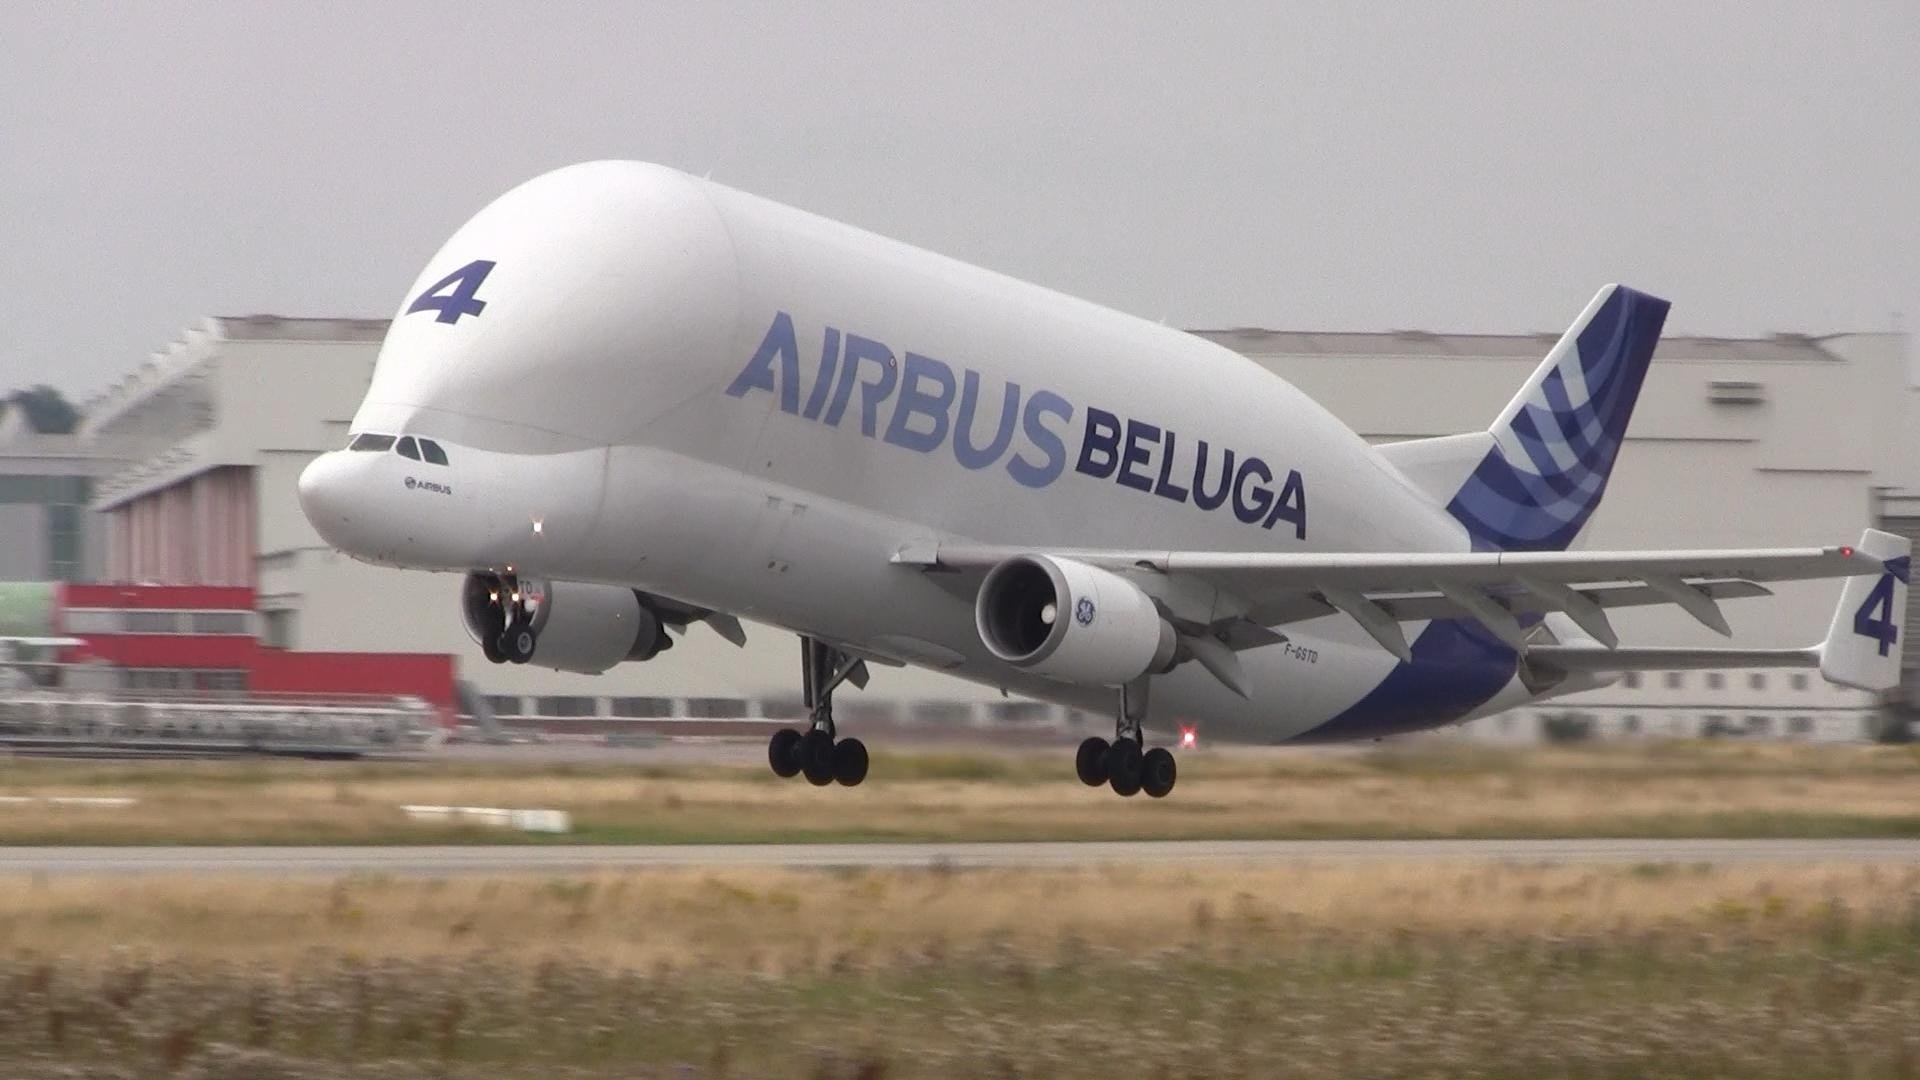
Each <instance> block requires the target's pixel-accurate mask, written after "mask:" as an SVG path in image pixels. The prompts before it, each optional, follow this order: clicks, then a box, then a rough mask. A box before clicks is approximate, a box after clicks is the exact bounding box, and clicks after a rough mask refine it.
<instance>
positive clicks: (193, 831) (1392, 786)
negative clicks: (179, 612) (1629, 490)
mask: <svg viewBox="0 0 1920 1080" xmlns="http://www.w3.org/2000/svg"><path fill="white" fill-rule="evenodd" d="M1071 771H1072V764H1071V757H1070V752H1068V751H1066V750H1062V749H1054V750H1048V751H1029V752H1024V753H1013V752H1000V753H996V752H991V751H978V752H968V753H929V752H922V753H905V754H900V753H895V754H880V755H877V756H876V758H875V761H874V765H873V772H872V775H871V777H870V779H869V780H868V782H867V783H866V784H865V785H863V786H862V787H860V788H858V789H853V790H847V789H837V788H836V789H830V790H824V791H822V790H815V789H813V788H810V787H808V786H807V785H806V784H804V783H802V782H800V781H797V780H795V781H782V780H778V779H776V778H775V777H773V776H772V775H771V774H770V773H768V772H767V771H766V770H765V769H764V768H762V767H759V766H757V765H749V766H738V767H725V766H674V767H646V766H641V767H635V766H631V765H605V766H602V765H552V764H545V765H542V764H527V765H510V764H497V763H489V764H473V763H464V764H463V763H456V762H428V761H423V762H368V763H312V762H293V761H285V762H259V761H211V762H128V763H111V764H103V763H89V762H59V761H46V760H38V759H32V760H29V759H15V760H12V761H4V762H0V794H5V795H101V794H114V795H128V796H133V797H136V798H138V799H139V800H140V803H139V805H138V806H137V807H135V808H131V809H119V810H115V809H103V808H87V807H71V806H48V805H44V804H34V803H26V804H18V803H15V804H0V844H54V843H62V844H66V843H104V844H122V843H163V842H164V843H376V844H390V843H415V842H447V841H475V842H521V843H541V842H566V841H575V842H581V841H584V842H695V841H767V840H781V841H808V840H818V841H827V840H861V839H872V840H1016V839H1140V838H1290V837H1308V838H1311V837H1523V836H1638V837H1644V836H1720V837H1727V836H1798V837H1818V836H1920V752H1916V751H1915V750H1914V749H1912V748H1905V747H1876V746H1792V745H1778V744H1775V745H1738V744H1717V743H1650V744H1643V745H1638V746H1630V747H1621V746H1615V747H1582V748H1578V749H1540V750H1525V751H1515V750H1489V749H1480V748H1473V747H1467V746H1462V745H1447V744H1440V745H1436V744H1425V745H1416V746H1411V747H1394V748H1391V749H1378V750H1361V751H1342V752H1320V751H1287V750H1279V751H1255V750H1210V751H1206V752H1200V753H1191V754H1185V755H1183V756H1182V757H1181V780H1180V787H1179V789H1178V790H1177V791H1176V792H1175V793H1174V794H1173V796H1172V797H1170V798H1168V799H1165V800H1159V801H1150V800H1148V799H1146V798H1144V797H1141V798H1135V799H1131V800H1123V799H1119V798H1117V797H1115V796H1113V795H1112V794H1111V793H1110V792H1108V791H1106V790H1104V789H1100V790H1090V789H1087V788H1084V787H1081V786H1080V785H1079V784H1078V783H1076V782H1075V781H1074V780H1073V778H1072V775H1071ZM406 803H429V804H437V805H481V806H505V807H526V808H534V807H551V808H557V809H564V810H568V811H570V812H571V813H572V814H573V818H574V822H575V827H576V832H575V833H574V835H572V836H571V837H556V838H536V837H528V836H524V835H520V834H515V833H510V832H505V831H496V830H491V829H487V828H485V827H482V826H474V825H460V824H455V823H439V824H431V823H422V822H413V821H409V820H408V819H407V818H405V816H404V815H403V814H402V813H401V812H400V810H399V807H400V806H401V805H402V804H406Z"/></svg>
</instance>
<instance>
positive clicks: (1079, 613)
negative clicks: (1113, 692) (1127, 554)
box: [973, 555, 1175, 686]
mask: <svg viewBox="0 0 1920 1080" xmlns="http://www.w3.org/2000/svg"><path fill="white" fill-rule="evenodd" d="M973 621H974V626H975V627H976V628H977V629H978V630H979V632H980V640H981V641H982V642H984V643H985V644H986V646H987V651H989V652H991V653H992V654H993V655H994V656H996V657H998V658H1000V659H1001V660H1004V661H1006V662H1007V663H1009V664H1012V665H1013V666H1015V667H1020V668H1026V669H1028V670H1030V671H1033V672H1035V673H1036V674H1040V675H1045V676H1047V677H1049V678H1054V679H1059V680H1062V681H1063V682H1073V683H1083V684H1089V685H1096V686H1121V685H1124V684H1126V683H1129V682H1132V681H1133V680H1134V679H1137V678H1139V677H1140V676H1142V675H1147V674H1153V673H1158V672H1162V671H1165V670H1167V668H1168V667H1169V666H1170V665H1171V664H1172V662H1173V655H1174V644H1175V637H1174V631H1173V627H1172V626H1170V625H1169V624H1168V623H1167V621H1166V620H1165V619H1163V618H1161V617H1160V611H1159V609H1158V608H1156V607H1154V605H1153V600H1152V598H1150V597H1149V596H1147V594H1146V593H1145V592H1143V591H1141V589H1140V587H1139V586H1138V585H1135V584H1134V583H1133V582H1131V581H1128V580H1127V579H1126V578H1123V577H1121V576H1120V575H1119V574H1115V573H1113V572H1111V571H1108V570H1102V569H1100V568H1099V567H1097V566H1088V565H1087V564H1086V563H1082V562H1075V561H1073V560H1072V559H1061V558H1055V557H1053V556H1051V555H1016V556H1014V557H1013V558H1011V559H1008V560H1006V561H1005V562H1003V563H1001V564H1000V565H998V566H996V567H994V568H993V569H992V570H989V571H988V572H987V577H986V580H985V581H983V582H982V583H981V585H980V595H979V598H978V599H977V600H976V601H975V602H974V609H973Z"/></svg>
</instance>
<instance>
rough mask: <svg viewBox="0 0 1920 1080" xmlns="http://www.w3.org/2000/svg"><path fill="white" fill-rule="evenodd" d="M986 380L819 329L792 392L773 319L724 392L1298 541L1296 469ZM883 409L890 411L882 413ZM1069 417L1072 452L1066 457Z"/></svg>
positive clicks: (902, 443) (1040, 482) (1029, 483)
mask: <svg viewBox="0 0 1920 1080" xmlns="http://www.w3.org/2000/svg"><path fill="white" fill-rule="evenodd" d="M987 383H988V380H987V377H986V376H983V375H982V374H981V373H980V372H978V371H975V370H972V369H971V368H957V369H956V367H955V366H954V365H951V364H948V363H947V362H946V361H944V360H940V359H937V358H935V357H931V356H926V355H923V354H921V353H917V352H911V351H909V352H906V353H904V354H899V355H896V354H895V352H894V350H893V349H892V348H891V347H889V346H888V345H886V344H885V343H883V342H879V341H875V340H874V339H872V338H867V337H862V336H860V335H859V334H855V333H852V332H844V333H843V332H842V331H841V330H840V329H838V328H837V327H833V326H828V327H825V328H824V330H823V332H822V336H821V341H820V359H819V362H818V363H817V364H816V365H815V366H814V371H813V375H812V380H811V382H810V384H809V385H805V386H803V385H802V376H801V358H800V341H799V337H798V335H797V334H796V332H795V330H794V325H793V316H791V315H789V314H788V313H786V312H784V311H780V312H775V313H774V316H773V322H772V324H771V325H770V326H768V327H767V333H766V336H765V337H764V338H762V339H761V342H760V347H759V348H758V349H757V350H755V351H754V354H753V357H752V359H750V360H748V361H747V366H746V367H744V368H742V369H741V370H740V373H739V374H738V375H736V376H734V379H733V382H732V384H731V385H729V386H728V387H727V395H728V396H729V397H736V398H744V397H746V396H747V395H748V394H750V393H752V392H754V391H756V390H759V391H765V392H767V393H769V394H772V395H774V397H775V398H776V400H777V401H778V402H779V407H780V411H781V412H784V413H788V414H791V415H794V416H798V417H801V418H803V419H806V420H811V421H814V422H816V423H820V424H825V425H826V426H828V427H835V428H837V427H839V426H840V425H841V423H842V422H843V421H846V420H847V414H848V412H849V411H852V412H853V413H854V414H855V420H854V421H853V422H855V423H858V424H859V425H860V434H862V435H864V436H866V437H867V438H869V439H879V440H880V441H881V442H885V443H891V444H893V445H894V446H898V447H902V448H904V449H907V450H912V451H914V452H916V453H921V454H932V453H935V452H937V451H940V450H942V449H946V450H948V452H950V453H951V454H952V455H953V457H954V460H955V461H957V462H959V464H960V466H961V467H962V468H965V469H975V470H977V469H985V468H988V467H990V466H993V465H996V464H999V465H1001V466H1002V468H1004V469H1005V471H1006V473H1007V475H1008V476H1010V477H1012V478H1013V480H1014V482H1016V483H1018V484H1020V485H1022V486H1023V487H1029V488H1043V487H1046V486H1048V485H1049V484H1052V483H1053V482H1054V481H1056V480H1058V479H1060V477H1061V476H1062V475H1064V474H1066V473H1067V472H1068V471H1072V472H1076V473H1079V474H1080V475H1082V476H1087V477H1091V478H1093V479H1095V480H1105V481H1108V482H1110V483H1114V484H1117V485H1119V486H1121V487H1125V488H1131V489H1133V490H1135V491H1138V492H1141V493H1142V494H1146V495H1152V496H1157V497H1159V498H1162V499H1166V500H1168V501H1170V502H1176V503H1181V504H1183V505H1187V506H1192V507H1194V508H1195V509H1197V510H1203V511H1208V512H1211V511H1214V510H1219V509H1221V508H1223V507H1224V508H1228V509H1231V511H1232V513H1233V516H1234V517H1235V518H1237V519H1239V520H1240V521H1243V522H1245V523H1247V524H1248V525H1257V526H1259V527H1260V528H1263V529H1269V530H1271V529H1272V528H1273V527H1274V526H1275V525H1277V524H1279V523H1280V522H1285V523H1287V524H1288V525H1291V526H1293V529H1292V531H1293V535H1294V538H1295V539H1298V540H1305V539H1306V538H1307V486H1306V481H1305V479H1304V478H1302V476H1301V475H1300V470H1298V469H1286V468H1275V467H1274V466H1272V465H1269V464H1268V463H1267V462H1266V461H1265V460H1263V459H1261V458H1260V457H1258V456H1256V455H1253V454H1243V453H1236V452H1235V451H1234V450H1233V449H1232V448H1231V447H1224V446H1220V445H1218V444H1210V443H1209V442H1208V441H1207V440H1206V439H1183V438H1181V437H1180V434H1179V433H1178V432H1176V431H1175V430H1173V429H1172V428H1169V427H1165V426H1163V425H1160V424H1154V423H1149V422H1147V421H1145V420H1140V419H1137V418H1133V417H1125V416H1120V415H1118V414H1116V413H1111V412H1108V411H1107V410H1105V409H1098V408H1094V407H1092V406H1088V407H1087V408H1085V409H1080V410H1076V409H1075V408H1074V406H1073V403H1072V402H1070V401H1068V400H1067V399H1066V398H1064V397H1062V396H1061V395H1059V394H1056V393H1054V392H1052V391H1050V390H1044V389H1030V388H1024V387H1022V386H1021V385H1020V384H1019V383H1016V382H1002V383H1001V384H1000V385H999V386H998V387H995V388H992V389H989V388H988V385H987ZM856 388H857V389H858V391H859V394H858V398H859V401H858V404H857V405H856V404H855V401H854V398H855V396H856V395H855V393H854V391H855V389H856ZM995 390H997V391H998V392H997V393H996V392H994V391H995ZM1023 401H1024V404H1023ZM889 403H891V405H892V410H891V412H890V413H888V414H887V415H885V416H883V415H882V406H884V405H887V404H889ZM996 403H997V405H998V418H997V420H995V421H994V422H993V423H994V426H993V428H992V429H991V430H992V434H991V435H990V436H989V437H987V438H986V439H985V440H984V441H982V440H981V439H980V432H981V431H982V430H984V429H985V427H986V425H985V424H984V423H982V422H981V421H984V420H985V418H986V416H987V415H988V410H989V409H991V408H993V407H994V406H995V404H996ZM1076 414H1077V415H1078V416H1079V417H1080V419H1081V423H1080V429H1081V430H1080V433H1079V434H1080V438H1079V440H1078V441H1079V443H1080V447H1079V453H1078V454H1075V453H1073V451H1072V450H1071V449H1069V447H1070V446H1071V442H1070V440H1071V439H1072V438H1073V434H1074V431H1073V425H1074V418H1075V416H1076Z"/></svg>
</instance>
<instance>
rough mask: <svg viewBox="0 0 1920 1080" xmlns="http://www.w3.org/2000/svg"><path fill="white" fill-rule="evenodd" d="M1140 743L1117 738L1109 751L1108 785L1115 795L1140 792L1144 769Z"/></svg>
mask: <svg viewBox="0 0 1920 1080" xmlns="http://www.w3.org/2000/svg"><path fill="white" fill-rule="evenodd" d="M1144 767H1145V764H1144V759H1143V757H1142V755H1141V753H1140V744H1139V743H1137V742H1135V741H1133V740H1132V739H1115V740H1114V741H1113V749H1111V750H1109V751H1107V786H1108V787H1111V788H1112V789H1113V793H1114V794H1115V795H1138V794H1140V774H1141V772H1142V770H1143V769H1144Z"/></svg>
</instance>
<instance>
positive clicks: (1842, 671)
mask: <svg viewBox="0 0 1920 1080" xmlns="http://www.w3.org/2000/svg"><path fill="white" fill-rule="evenodd" d="M1855 551H1856V552H1857V553H1858V554H1860V555H1866V556H1871V557H1873V558H1875V559H1878V560H1879V561H1880V566H1881V572H1880V573H1879V574H1878V575H1875V574H1871V573H1868V574H1862V575H1860V576H1859V577H1850V578H1848V579H1846V581H1847V583H1846V586H1845V587H1844V588H1843V589H1841V590H1840V606H1839V607H1837V608H1835V609H1834V611H1833V622H1832V623H1831V624H1830V625H1829V626H1828V627H1827V639H1826V640H1825V641H1823V642H1821V643H1820V674H1822V675H1824V676H1826V678H1827V679H1828V680H1829V681H1831V682H1837V683H1839V684H1841V685H1842V686H1851V687H1855V688H1857V689H1860V690H1891V689H1893V688H1894V687H1895V686H1898V685H1899V684H1900V646H1901V645H1902V644H1903V643H1902V642H1901V640H1900V634H1901V632H1902V631H1903V630H1904V629H1905V628H1906V625H1907V589H1908V586H1909V585H1911V584H1912V582H1913V544H1912V543H1911V542H1910V541H1909V540H1907V539H1906V538H1905V537H1902V536H1895V535H1894V534H1892V533H1886V532H1880V531H1879V530H1877V529H1868V530H1867V531H1866V533H1865V534H1864V535H1862V536H1861V537H1860V544H1859V546H1858V547H1857V548H1856V549H1855Z"/></svg>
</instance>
